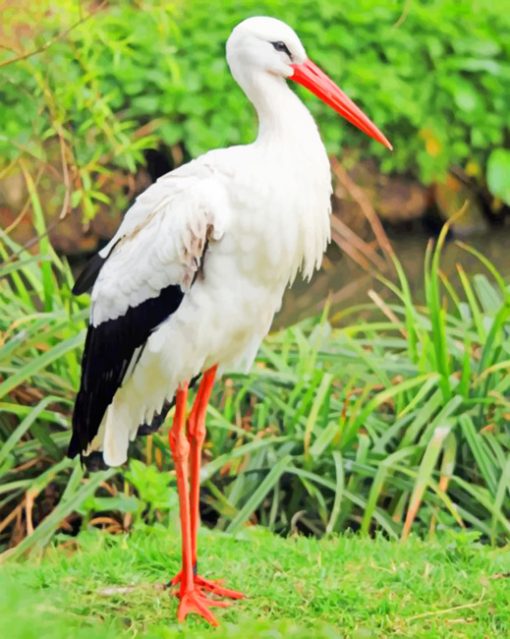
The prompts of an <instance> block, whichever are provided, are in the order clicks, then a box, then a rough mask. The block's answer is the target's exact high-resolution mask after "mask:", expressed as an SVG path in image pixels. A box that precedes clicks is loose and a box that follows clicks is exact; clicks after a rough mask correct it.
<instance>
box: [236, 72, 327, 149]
mask: <svg viewBox="0 0 510 639" xmlns="http://www.w3.org/2000/svg"><path fill="white" fill-rule="evenodd" d="M236 79H237V81H238V83H239V85H240V86H241V88H242V89H243V91H244V92H245V93H246V96H247V97H248V99H249V100H250V101H251V103H252V104H253V106H254V107H255V110H256V111H257V116H258V121H259V130H258V135H257V140H256V143H257V144H262V143H263V144H267V143H268V142H269V141H272V140H281V139H282V138H285V139H286V141H288V142H290V141H291V140H293V139H294V140H296V141H298V140H299V138H300V137H301V138H302V137H305V138H308V137H309V136H310V135H313V136H314V137H315V136H317V137H319V133H318V131H317V126H316V124H315V122H314V120H313V118H312V116H311V115H310V113H309V111H308V109H307V108H306V107H305V105H304V104H303V103H302V102H301V100H300V99H299V98H298V97H297V95H296V94H295V93H294V92H293V91H292V90H291V89H290V88H289V86H288V85H287V81H286V80H285V78H282V77H281V76H277V75H273V74H271V73H268V72H266V71H258V72H256V73H251V74H250V75H249V76H248V75H247V74H246V75H245V74H239V76H238V77H237V78H236Z"/></svg>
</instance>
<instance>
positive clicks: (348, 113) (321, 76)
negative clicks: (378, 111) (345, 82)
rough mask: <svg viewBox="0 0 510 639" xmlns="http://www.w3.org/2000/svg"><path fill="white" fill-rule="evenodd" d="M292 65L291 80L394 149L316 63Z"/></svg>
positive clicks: (364, 131)
mask: <svg viewBox="0 0 510 639" xmlns="http://www.w3.org/2000/svg"><path fill="white" fill-rule="evenodd" d="M291 66H292V68H293V69H294V74H293V75H291V76H290V80H294V82H297V83H298V84H301V85H303V86H304V87H306V88H307V89H308V90H309V91H311V92H312V93H313V94H315V95H316V96H317V97H318V98H320V99H321V100H322V101H323V102H325V103H326V104H327V105H329V106H330V107H331V108H333V109H334V110H335V111H337V113H340V115H341V116H343V117H344V118H345V119H346V120H348V121H349V122H351V123H352V124H354V126H357V127H358V129H360V130H361V131H363V133H366V134H367V135H368V136H370V137H371V138H374V140H377V141H378V142H380V143H381V144H384V146H385V147H387V148H388V149H390V151H391V150H393V147H392V146H391V144H390V142H389V140H388V139H387V138H386V137H385V136H384V135H383V134H382V133H381V131H379V129H378V128H377V127H376V126H375V124H374V123H373V122H372V120H370V119H369V118H367V116H366V115H365V114H364V113H363V111H362V110H361V109H360V108H359V107H357V106H356V105H355V104H354V102H353V101H352V100H351V99H350V98H348V97H347V96H346V95H345V93H344V92H343V91H342V90H341V89H340V88H339V87H337V85H336V84H335V83H334V82H333V80H332V79H331V78H329V77H328V76H327V75H326V74H325V73H324V71H322V70H321V69H320V68H319V67H318V66H317V65H316V64H314V63H313V62H312V61H311V60H307V61H306V62H303V64H293V65H291Z"/></svg>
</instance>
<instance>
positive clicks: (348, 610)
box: [0, 528, 510, 639]
mask: <svg viewBox="0 0 510 639" xmlns="http://www.w3.org/2000/svg"><path fill="white" fill-rule="evenodd" d="M200 547H201V572H202V573H203V574H204V575H205V576H211V577H216V576H222V577H226V578H227V583H228V585H229V586H231V587H233V588H237V589H241V590H243V591H244V592H245V593H246V594H247V595H248V598H247V599H246V600H243V601H240V602H236V603H234V605H232V607H231V608H228V609H226V610H222V609H216V610H217V616H218V618H219V620H220V622H221V626H220V628H219V629H213V628H209V627H208V626H207V625H206V624H205V622H203V621H202V620H201V619H199V618H197V617H195V616H191V617H188V620H187V622H186V623H185V625H184V626H178V625H177V623H176V621H175V616H176V608H177V600H176V599H175V598H174V597H172V596H170V595H169V593H168V591H165V590H163V589H162V588H161V584H162V583H163V582H164V581H165V580H166V579H168V577H169V576H171V575H173V574H174V573H175V572H176V571H177V569H178V564H179V540H178V537H176V536H173V535H171V534H170V533H169V532H168V531H167V530H164V529H163V528H146V529H143V530H139V531H137V532H135V533H133V534H131V535H129V536H127V535H126V536H111V535H110V536H108V535H105V534H102V533H98V532H89V533H86V534H82V535H81V536H80V537H79V538H78V540H77V542H76V544H74V543H72V542H71V544H70V543H69V542H68V543H67V544H66V545H64V546H60V547H59V548H54V549H51V550H50V551H47V552H46V554H45V556H44V558H43V559H42V561H40V562H37V561H34V560H27V561H25V562H21V563H13V564H7V565H5V566H3V567H2V569H1V571H0V637H3V638H5V639H7V638H9V639H17V638H23V639H31V638H32V637H33V638H34V639H35V638H37V639H45V638H46V637H48V638H50V637H51V639H60V638H65V639H67V638H68V637H69V638H70V637H73V638H76V639H80V638H81V637H83V638H84V639H85V638H86V639H96V638H97V639H98V638H101V639H103V638H104V639H106V638H110V637H111V638H114V637H115V638H117V637H161V638H167V637H168V638H173V637H194V638H197V639H199V638H201V637H214V636H216V637H225V638H230V637H232V638H234V637H235V638H237V637H239V638H241V637H243V638H244V637H246V638H251V637H257V638H258V637H261V638H267V639H278V638H280V637H282V638H283V637H291V638H295V639H298V638H300V639H313V638H318V639H323V638H324V639H325V638H328V639H330V638H333V637H334V638H340V637H342V638H353V639H354V638H360V639H361V638H374V639H375V638H377V639H379V638H381V637H431V638H432V637H445V638H446V637H448V638H449V639H450V638H451V639H453V638H457V637H459V638H460V637H462V638H464V637H472V638H473V639H482V638H485V637H487V638H490V639H493V638H495V637H502V638H503V637H509V636H510V605H509V604H510V594H509V593H510V548H506V549H491V548H488V547H484V546H480V545H478V544H476V543H473V541H472V540H471V539H469V538H468V536H467V535H464V536H448V537H447V539H445V540H443V541H442V542H441V543H430V542H422V541H419V540H416V539H410V540H409V541H408V542H406V543H404V544H399V543H396V542H388V541H385V540H383V539H377V540H375V541H374V540H370V539H368V538H359V537H356V536H343V537H335V538H331V539H324V540H322V541H317V540H316V539H311V538H302V537H300V538H292V539H287V540H285V539H282V538H279V537H275V536H273V535H271V534H270V533H267V532H265V531H263V530H260V529H248V530H246V531H245V532H243V533H242V534H241V535H237V536H236V537H231V536H227V535H224V534H219V533H213V532H209V531H205V530H203V531H202V533H201V538H200Z"/></svg>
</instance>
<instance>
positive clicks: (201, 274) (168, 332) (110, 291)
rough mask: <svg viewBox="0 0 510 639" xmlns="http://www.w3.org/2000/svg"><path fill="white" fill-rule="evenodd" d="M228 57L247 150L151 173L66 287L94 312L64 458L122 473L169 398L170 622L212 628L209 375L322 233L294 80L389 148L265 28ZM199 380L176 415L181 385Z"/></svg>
mask: <svg viewBox="0 0 510 639" xmlns="http://www.w3.org/2000/svg"><path fill="white" fill-rule="evenodd" d="M226 49H227V61H228V64H229V67H230V70H231V72H232V75H233V76H234V78H235V80H236V81H237V82H238V83H239V85H240V86H241V88H242V89H243V90H244V92H245V93H246V95H247V96H248V98H249V99H250V101H251V102H252V103H253V105H254V107H255V110H256V112H257V116H258V121H259V130H258V135H257V138H256V140H255V141H254V142H253V143H252V144H247V145H242V146H234V147H231V148H228V149H218V150H214V151H210V152H209V153H206V154H205V155H202V156H201V157H199V158H198V159H196V160H193V161H192V162H189V163H188V164H186V165H184V166H181V167H180V168H178V169H176V170H175V171H172V172H170V173H168V174H167V175H164V176H163V177H161V178H160V179H159V180H158V181H157V182H156V183H155V184H153V185H152V186H150V187H149V188H148V189H147V190H146V191H144V192H143V193H142V194H141V195H140V196H139V197H138V198H137V200H136V202H135V203H134V204H133V206H132V207H131V208H130V209H129V210H128V212H127V213H126V216H125V217H124V219H123V221H122V223H121V225H120V227H119V229H118V231H117V233H116V234H115V236H114V237H113V238H112V240H111V241H110V243H109V244H108V245H107V246H106V247H105V248H104V249H103V250H101V251H100V252H99V254H98V255H96V256H95V257H94V258H93V259H92V261H91V262H90V263H89V264H88V265H87V267H86V268H85V270H84V272H83V273H82V274H81V276H80V277H79V278H78V280H77V282H76V284H75V287H74V289H73V292H74V293H76V294H81V293H83V292H85V291H87V290H90V289H92V308H91V314H90V323H89V328H88V332H87V338H86V343H85V352H84V355H83V362H82V378H81V387H80V390H79V393H78V396H77V399H76V405H75V410H74V415H73V435H72V439H71V443H70V446H69V455H70V456H75V455H77V454H78V453H79V454H80V456H81V458H82V460H83V461H84V462H85V463H86V464H87V465H89V466H94V465H96V466H97V465H98V462H99V463H103V462H104V464H106V465H108V466H119V465H120V464H122V463H124V462H125V461H126V458H127V451H128V445H129V442H130V441H131V440H133V439H135V437H136V436H137V435H138V434H144V433H147V432H152V431H154V430H155V429H156V428H157V427H158V426H159V425H160V424H161V423H162V421H163V420H164V418H165V416H166V413H167V412H168V410H169V408H170V407H171V406H172V405H173V404H174V403H175V415H174V419H173V424H172V427H171V429H170V432H169V441H170V447H171V452H172V455H173V459H174V462H175V470H176V476H177V486H178V491H179V502H180V518H181V530H182V570H181V571H180V572H179V574H178V575H177V576H176V577H175V578H174V579H173V580H172V583H173V584H177V583H179V584H180V588H179V593H178V596H179V598H180V602H179V608H178V620H179V621H182V620H183V619H184V618H185V617H186V615H187V614H188V613H190V612H195V613H198V614H199V615H202V616H203V617H204V618H205V619H206V620H207V621H209V622H210V623H211V624H214V625H216V624H217V622H216V619H215V617H214V616H213V614H212V613H211V610H210V608H211V606H225V605H227V603H226V602H224V601H219V600H218V599H213V598H211V597H210V596H209V595H208V594H207V593H208V592H210V593H213V594H214V595H217V596H225V597H230V598H240V597H242V596H243V595H242V594H241V593H237V592H235V591H231V590H227V589H226V588H223V587H221V586H220V585H219V584H218V583H217V582H213V581H209V580H206V579H204V578H203V577H201V576H199V575H198V574H197V529H198V525H199V488H200V478H199V475H200V462H201V448H202V443H203V441H204V437H205V414H206V410H207V404H208V401H209V397H210V394H211V390H212V387H213V384H214V379H215V377H216V375H221V373H222V372H223V371H225V370H228V371H232V370H243V371H247V370H248V369H249V368H250V366H251V365H252V363H253V360H254V358H255V355H256V353H257V349H258V348H259V345H260V343H261V341H262V339H263V338H264V336H265V335H266V334H267V333H268V331H269V328H270V326H271V322H272V320H273V316H274V314H275V313H276V312H277V311H278V309H279V308H280V305H281V301H282V296H283V294H284V291H285V289H286V287H287V286H288V284H289V282H291V281H292V280H293V279H294V277H295V276H296V274H297V272H298V271H301V272H302V274H303V276H304V277H306V278H310V277H311V275H312V273H313V271H314V270H315V269H317V268H318V267H319V266H320V264H321V260H322V255H323V253H324V250H325V248H326V246H327V244H328V241H329V237H330V211H331V205H330V196H331V176H330V168H329V162H328V157H327V155H326V151H325V149H324V146H323V144H322V142H321V138H320V135H319V132H318V130H317V126H316V124H315V122H314V120H313V119H312V116H311V115H310V113H309V112H308V110H307V108H306V107H305V106H304V105H303V103H302V102H301V101H300V100H299V98H298V97H297V96H296V95H295V94H294V93H293V92H292V91H291V90H290V88H289V86H288V85H287V82H286V81H287V80H288V79H290V80H294V81H295V82H298V83H299V84H302V85H304V86H305V87H307V88H308V89H309V90H310V91H312V92H313V93H314V94H315V95H316V96H318V97H319V98H320V99H321V100H323V101H324V102H325V103H326V104H328V105H330V106H331V107H332V108H333V109H335V110H336V111H337V112H338V113H340V114H341V115H342V116H344V117H345V118H346V119H347V120H349V121H350V122H351V123H353V124H354V125H356V126H357V127H358V128H359V129H361V130H362V131H363V132H364V133H366V134H367V135H369V136H371V137H373V138H375V139H376V140H378V141H379V142H381V143H382V144H384V145H385V146H386V147H388V148H390V149H391V145H390V143H389V142H388V140H387V139H386V138H385V137H384V135H383V134H382V133H381V132H380V131H379V130H378V129H377V127H376V126H375V125H374V124H373V123H372V122H371V121H370V120H369V119H368V118H367V117H366V116H365V115H364V114H363V113H362V112H361V111H360V109H359V108H358V107H357V106H356V105H355V104H354V103H353V102H352V101H351V100H350V99H349V98H348V97H347V96H346V95H345V94H344V93H343V92H342V91H341V90H340V89H339V88H338V87H337V86H336V85H335V84H334V83H333V81H332V80H331V79H329V78H328V76H327V75H325V74H324V73H323V72H322V71H321V70H320V69H319V68H318V67H317V66H316V65H315V64H313V62H311V61H310V60H309V59H308V58H307V55H306V53H305V49H304V48H303V45H302V44H301V42H300V40H299V38H298V36H297V35H296V33H295V32H294V31H293V30H292V29H291V28H290V27H289V26H287V25H286V24H285V23H283V22H280V21H279V20H276V19H274V18H266V17H256V18H249V19H247V20H244V21H243V22H241V23H240V24H239V25H238V26H236V27H235V29H234V30H233V31H232V34H231V35H230V37H229V39H228V41H227V47H226ZM200 376H201V382H200V386H199V388H198V391H197V395H196V399H195V403H194V405H193V408H192V410H191V412H190V414H189V416H187V413H186V399H187V394H188V385H189V384H190V383H191V382H194V381H196V380H197V379H198V378H199V377H200Z"/></svg>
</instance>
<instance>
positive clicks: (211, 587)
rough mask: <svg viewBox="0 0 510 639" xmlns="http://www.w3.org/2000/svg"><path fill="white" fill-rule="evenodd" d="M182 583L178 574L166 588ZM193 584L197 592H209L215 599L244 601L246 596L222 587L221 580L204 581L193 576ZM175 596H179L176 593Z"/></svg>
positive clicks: (180, 575) (202, 578)
mask: <svg viewBox="0 0 510 639" xmlns="http://www.w3.org/2000/svg"><path fill="white" fill-rule="evenodd" d="M181 581H182V573H181V572H178V573H177V574H176V575H175V577H174V578H173V579H172V580H171V581H170V583H169V584H168V586H177V584H179V583H181ZM193 582H194V584H195V586H196V588H197V590H198V591H199V592H203V591H205V592H210V593H211V594H213V595H216V596H217V597H226V598H227V599H244V598H245V596H246V595H244V594H243V593H242V592H238V591H237V590H231V589H230V588H224V587H223V585H222V584H223V580H222V579H218V580H216V579H215V580H212V579H205V577H201V576H200V575H194V576H193ZM177 596H180V594H179V593H177Z"/></svg>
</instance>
